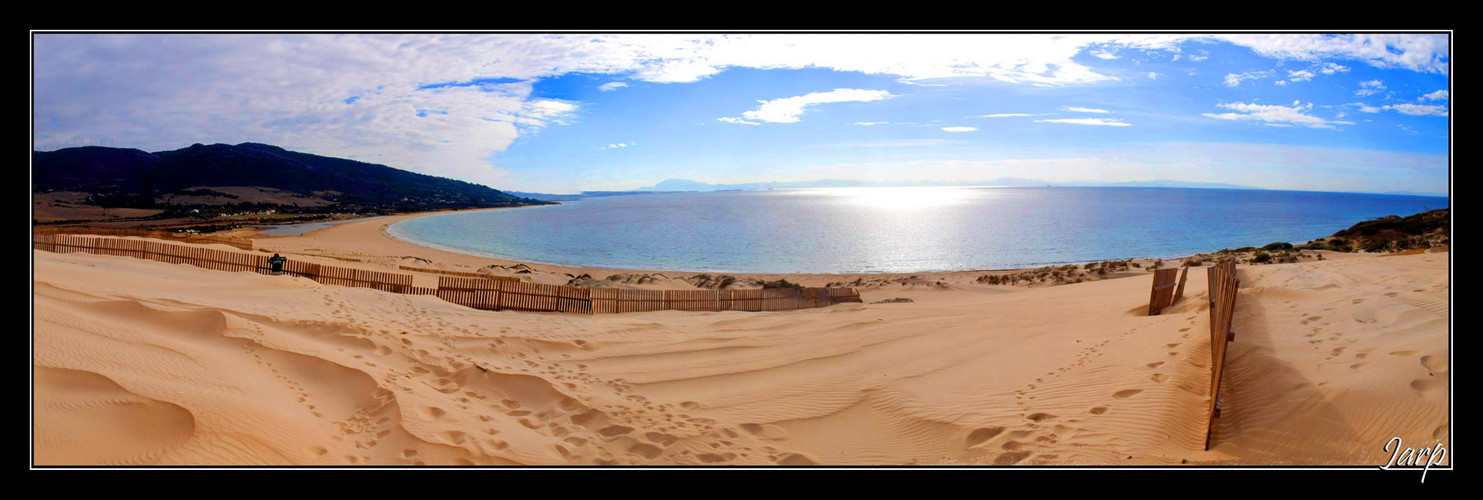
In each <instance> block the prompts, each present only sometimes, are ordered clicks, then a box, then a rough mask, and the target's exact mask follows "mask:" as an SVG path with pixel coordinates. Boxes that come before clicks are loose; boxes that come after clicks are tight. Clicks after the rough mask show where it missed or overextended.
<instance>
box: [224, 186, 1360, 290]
mask: <svg viewBox="0 0 1483 500" xmlns="http://www.w3.org/2000/svg"><path fill="white" fill-rule="evenodd" d="M539 206H544V205H539ZM519 208H532V207H495V208H480V209H469V210H439V211H431V212H414V213H407V214H397V215H390V216H379V217H376V218H374V219H367V220H362V221H350V222H344V223H340V224H336V225H333V226H330V227H326V228H322V229H317V230H313V231H309V232H307V233H304V234H302V235H296V236H256V235H253V236H249V237H252V238H254V241H255V245H256V246H257V247H258V248H259V249H264V250H270V251H275V252H279V253H288V254H295V253H296V254H303V255H311V256H322V257H349V258H358V259H369V260H372V261H381V262H383V263H386V264H390V263H391V262H390V261H401V260H402V259H406V258H412V259H418V260H419V261H422V262H423V264H417V265H424V266H425V265H432V266H433V267H438V268H444V269H448V270H459V271H474V270H477V269H480V268H484V267H490V266H503V267H504V268H506V269H510V270H513V269H516V268H517V267H519V266H524V267H526V268H528V269H529V270H530V271H531V273H530V274H532V280H533V281H535V282H540V283H547V284H566V283H567V281H568V280H570V279H574V278H577V277H581V276H583V275H586V276H589V277H591V278H593V279H596V280H603V279H605V278H607V277H608V276H614V275H630V276H636V277H638V276H654V275H658V276H661V277H663V278H664V279H665V280H670V281H679V280H685V279H689V278H692V277H700V276H734V277H736V278H738V279H756V280H764V281H774V280H778V279H785V280H788V281H791V282H795V283H799V284H802V285H804V286H825V285H828V284H843V285H844V286H872V285H876V284H878V285H889V284H897V283H900V284H902V285H906V284H918V285H921V284H935V285H939V286H951V285H956V284H975V283H981V282H977V281H976V280H979V279H980V278H982V277H985V276H1006V275H1016V274H1021V273H1027V272H1032V271H1036V270H1040V269H1054V268H1064V267H1066V266H1072V267H1076V268H1082V267H1083V266H1082V265H1083V264H1085V263H1066V264H1050V265H1045V266H1037V267H1025V268H1007V269H972V270H960V271H916V272H852V273H807V272H778V273H757V272H730V271H686V270H678V269H642V268H629V267H604V266H595V265H581V266H574V265H564V264H551V263H542V262H537V261H530V260H520V259H512V258H508V257H496V256H489V255H480V254H476V253H472V252H470V251H466V250H460V249H454V248H446V247H440V246H432V244H428V243H423V242H416V241H412V240H408V239H402V238H398V237H397V236H395V235H393V234H391V232H390V230H389V229H390V227H391V226H392V225H394V224H397V223H399V222H402V221H406V220H410V219H414V218H421V217H428V216H432V215H444V214H454V213H469V212H478V211H488V210H513V209H519ZM1211 253H1213V252H1211ZM1302 254H1304V255H1305V256H1306V259H1305V261H1307V260H1317V259H1318V258H1319V257H1318V256H1322V258H1325V259H1335V258H1339V259H1342V258H1346V257H1352V256H1354V254H1349V253H1345V252H1333V251H1327V250H1304V251H1303V252H1302ZM1200 255H1208V254H1195V255H1186V256H1180V257H1174V258H1165V259H1160V258H1155V257H1133V258H1127V259H1117V260H1106V261H1092V262H1128V263H1129V264H1130V265H1135V266H1136V267H1131V266H1130V267H1129V268H1124V270H1122V271H1120V272H1114V273H1112V274H1111V275H1099V276H1098V280H1100V279H1113V278H1119V277H1127V276H1137V275H1144V274H1147V273H1148V272H1149V266H1150V265H1152V264H1154V263H1155V262H1162V263H1163V264H1164V265H1165V266H1168V265H1174V266H1182V265H1183V263H1184V262H1185V261H1186V260H1188V259H1191V258H1194V257H1197V256H1200ZM512 272H514V271H512ZM635 279H639V280H642V279H641V278H635ZM642 281H647V280H642ZM1089 281H1090V280H1089ZM851 283H853V285H851ZM644 288H647V286H645V287H644ZM682 288H689V287H685V286H682Z"/></svg>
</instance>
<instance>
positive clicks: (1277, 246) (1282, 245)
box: [1262, 241, 1292, 250]
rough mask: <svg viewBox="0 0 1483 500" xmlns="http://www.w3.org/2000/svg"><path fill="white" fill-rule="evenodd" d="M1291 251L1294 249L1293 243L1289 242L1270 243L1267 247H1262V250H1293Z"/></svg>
mask: <svg viewBox="0 0 1483 500" xmlns="http://www.w3.org/2000/svg"><path fill="white" fill-rule="evenodd" d="M1291 249H1292V243H1287V242H1283V241H1279V242H1276V243H1268V244H1267V246H1264V247H1262V250H1291Z"/></svg>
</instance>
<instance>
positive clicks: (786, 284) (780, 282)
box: [762, 279, 904, 290]
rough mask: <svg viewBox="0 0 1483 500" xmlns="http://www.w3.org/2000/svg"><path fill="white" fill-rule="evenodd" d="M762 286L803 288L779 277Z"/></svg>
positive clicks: (763, 283) (765, 282)
mask: <svg viewBox="0 0 1483 500" xmlns="http://www.w3.org/2000/svg"><path fill="white" fill-rule="evenodd" d="M903 284H904V283H903ZM762 288H792V289H794V290H803V285H800V284H798V283H793V282H790V281H788V280H785V279H779V280H777V281H764V282H762Z"/></svg>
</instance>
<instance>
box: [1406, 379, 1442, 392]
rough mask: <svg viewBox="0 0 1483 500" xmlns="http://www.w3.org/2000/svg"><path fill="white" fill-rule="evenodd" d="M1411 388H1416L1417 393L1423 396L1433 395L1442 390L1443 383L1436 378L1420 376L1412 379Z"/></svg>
mask: <svg viewBox="0 0 1483 500" xmlns="http://www.w3.org/2000/svg"><path fill="white" fill-rule="evenodd" d="M1411 388H1412V389H1415V390H1416V393H1417V394H1420V395H1422V396H1432V395H1435V394H1436V393H1437V392H1438V391H1440V390H1441V388H1442V383H1441V382H1438V381H1437V380H1435V379H1430V378H1418V379H1416V380H1412V381H1411Z"/></svg>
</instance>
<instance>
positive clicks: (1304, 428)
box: [33, 251, 1449, 465]
mask: <svg viewBox="0 0 1483 500" xmlns="http://www.w3.org/2000/svg"><path fill="white" fill-rule="evenodd" d="M34 255H35V280H34V286H35V293H34V297H33V298H34V301H35V325H36V327H35V344H34V354H35V372H36V381H35V385H34V387H35V390H36V405H35V407H34V409H33V411H34V412H35V418H36V426H35V435H36V462H37V463H38V464H92V463H106V464H333V465H339V464H490V465H500V464H810V463H824V464H1043V463H1050V464H1179V463H1181V462H1182V461H1185V460H1188V461H1189V462H1190V463H1211V462H1213V463H1289V462H1293V463H1365V464H1375V465H1379V464H1381V463H1384V460H1385V459H1386V458H1388V456H1389V455H1388V454H1385V453H1383V452H1381V451H1380V447H1381V446H1383V444H1384V442H1385V440H1387V439H1389V438H1390V437H1392V436H1402V437H1403V438H1404V439H1405V440H1406V442H1407V443H1408V444H1412V443H1414V444H1416V445H1420V444H1422V441H1425V440H1430V439H1443V440H1445V439H1446V438H1447V436H1446V430H1445V429H1446V424H1447V406H1446V405H1447V394H1448V386H1447V381H1446V380H1447V377H1448V375H1447V363H1446V360H1447V359H1449V358H1448V352H1447V320H1446V313H1447V300H1446V298H1447V290H1448V288H1447V260H1446V257H1447V254H1445V253H1443V254H1423V255H1412V256H1402V257H1374V258H1363V259H1347V260H1342V261H1341V260H1335V261H1325V262H1313V263H1304V264H1289V265H1274V266H1265V267H1257V268H1242V269H1241V273H1242V285H1243V289H1242V292H1241V294H1242V295H1241V298H1240V302H1238V306H1237V313H1236V320H1235V321H1236V328H1237V332H1238V342H1236V343H1235V344H1233V345H1232V348H1231V351H1230V356H1231V360H1232V361H1231V363H1230V366H1231V368H1230V370H1231V371H1230V372H1229V375H1228V376H1227V387H1228V388H1230V391H1231V392H1229V393H1227V395H1226V405H1227V408H1228V410H1227V411H1228V412H1229V413H1228V414H1227V418H1225V419H1223V420H1222V421H1221V424H1220V426H1219V427H1218V428H1217V434H1216V439H1215V443H1216V446H1215V447H1214V448H1213V449H1212V450H1211V451H1209V452H1205V451H1202V450H1201V448H1202V445H1203V442H1204V424H1205V420H1204V411H1205V404H1206V401H1207V398H1208V394H1207V392H1208V384H1209V379H1208V376H1209V375H1208V369H1209V368H1208V363H1209V361H1208V359H1209V345H1208V343H1209V342H1208V340H1207V339H1208V335H1207V332H1208V326H1207V325H1208V323H1207V316H1206V312H1205V307H1204V303H1205V293H1204V290H1205V283H1204V273H1200V272H1195V273H1191V276H1190V283H1189V288H1188V289H1187V292H1186V299H1185V300H1184V301H1183V302H1181V303H1179V304H1176V305H1175V306H1173V307H1172V308H1171V309H1169V310H1167V311H1166V312H1165V313H1164V314H1163V315H1161V316H1154V317H1148V316H1145V315H1143V314H1144V312H1143V310H1144V309H1145V308H1146V306H1147V298H1148V286H1149V285H1148V279H1146V278H1130V279H1115V280H1107V281H1098V282H1092V283H1084V284H1076V285H1067V286H1059V287H1051V288H1037V289H1028V290H1024V289H1019V290H1017V291H1010V292H1006V291H1004V290H1005V289H1004V288H1001V287H982V288H959V289H952V290H937V289H925V290H923V289H908V290H901V291H897V290H888V291H872V292H868V293H867V295H866V297H865V299H866V301H867V302H870V301H872V300H879V299H883V298H888V297H896V296H904V297H910V298H913V299H915V302H913V303H900V304H845V305H839V306H834V307H830V308H824V309H812V310H804V311H793V312H780V313H747V312H721V313H697V312H679V311H665V312H656V313H638V314H624V315H607V316H578V315H561V314H528V313H512V312H483V311H475V310H471V309H466V308H462V307H460V306H456V305H453V304H449V303H446V302H443V301H440V300H438V299H436V298H433V297H428V296H405V295H395V294H388V293H383V292H378V291H374V290H368V289H349V288H339V287H327V286H322V285H319V284H316V283H313V282H311V281H308V280H302V279H295V278H287V277H271V276H262V275H257V274H249V273H224V272H215V271H206V270H202V269H198V268H193V267H190V266H185V265H169V264H162V263H157V262H149V261H141V260H136V259H130V258H124V257H109V256H94V255H82V254H68V255H57V254H51V253H48V252H39V251H38V252H35V253H34ZM872 294H873V295H872Z"/></svg>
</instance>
